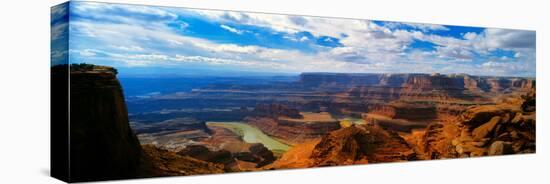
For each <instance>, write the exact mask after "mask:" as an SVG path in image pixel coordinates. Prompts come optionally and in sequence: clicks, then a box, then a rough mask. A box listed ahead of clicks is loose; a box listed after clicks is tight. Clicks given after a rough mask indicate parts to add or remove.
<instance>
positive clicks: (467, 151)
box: [421, 93, 536, 159]
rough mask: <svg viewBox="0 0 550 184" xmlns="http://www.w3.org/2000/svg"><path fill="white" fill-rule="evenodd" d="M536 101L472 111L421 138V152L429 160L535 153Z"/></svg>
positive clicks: (522, 100)
mask: <svg viewBox="0 0 550 184" xmlns="http://www.w3.org/2000/svg"><path fill="white" fill-rule="evenodd" d="M534 98H535V97H534V93H531V94H529V95H527V96H523V97H522V98H520V99H515V100H509V101H507V102H503V103H500V104H496V105H479V106H475V107H471V108H469V109H468V110H467V111H466V112H464V113H463V114H462V115H461V116H460V117H459V118H458V119H457V122H456V123H445V124H441V123H439V124H432V125H430V126H428V128H427V130H426V131H425V133H424V136H423V138H422V141H421V142H422V143H421V144H422V146H421V147H422V149H421V150H422V151H421V152H422V153H423V154H426V155H428V156H427V158H430V159H437V158H455V157H473V156H484V155H502V154H517V153H534V152H535V151H536V145H535V144H536V143H535V142H536V123H535V122H536V121H535V117H536V114H535V111H534V110H535V108H536V107H535V106H534V104H535V102H534V101H533V100H534ZM531 110H532V111H531Z"/></svg>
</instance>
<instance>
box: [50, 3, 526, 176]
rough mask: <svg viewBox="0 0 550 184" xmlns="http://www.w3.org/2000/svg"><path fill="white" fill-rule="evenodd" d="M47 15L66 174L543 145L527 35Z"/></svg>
mask: <svg viewBox="0 0 550 184" xmlns="http://www.w3.org/2000/svg"><path fill="white" fill-rule="evenodd" d="M51 26H52V51H51V59H52V68H51V71H52V74H51V75H52V108H56V107H57V106H56V105H55V104H56V103H58V104H67V101H70V103H69V107H68V108H69V109H70V112H68V113H70V114H69V116H68V118H69V119H68V120H69V122H70V126H69V130H70V131H69V133H68V134H69V137H70V141H69V143H68V144H70V146H69V149H70V150H69V153H68V154H69V155H70V158H69V159H70V160H69V163H68V164H69V165H70V166H69V169H70V172H69V173H70V178H71V179H72V180H74V181H89V180H105V179H124V178H141V177H156V176H179V175H198V174H216V173H229V172H242V171H262V170H279V169H290V168H313V167H322V166H338V165H356V164H374V163H390V162H407V161H416V160H438V159H451V158H467V157H482V156H492V155H510V154H524V153H535V152H536V85H535V84H536V78H535V77H536V72H535V71H536V67H535V65H536V58H535V50H536V49H535V45H536V41H535V40H536V39H535V38H536V34H535V31H529V30H512V29H499V28H481V27H465V26H450V25H434V24H419V23H401V22H389V21H373V20H360V19H344V18H325V17H313V16H298V15H280V14H264V13H247V12H235V11H218V10H200V9H189V8H173V7H157V6H142V5H126V4H107V3H94V2H70V3H65V4H62V5H58V6H56V7H53V8H52V22H51ZM67 80H68V84H69V86H65V87H64V88H62V87H63V86H64V85H67ZM58 88H59V89H67V88H68V93H69V95H68V96H69V99H63V98H66V97H67V95H66V94H65V95H63V94H64V93H67V90H59V91H55V90H56V89H58ZM54 106H55V107H54ZM58 113H59V114H58ZM64 113H65V114H66V113H67V112H64ZM58 115H59V116H58ZM63 115H64V114H63V112H61V111H57V110H52V126H53V127H55V126H56V124H62V123H66V122H62V121H61V120H63V119H57V117H61V116H63ZM57 120H60V121H59V122H58V121H57ZM52 129H53V128H52ZM52 131H54V130H52ZM52 141H53V138H52ZM52 144H53V143H52ZM52 149H53V148H52ZM52 172H53V171H52Z"/></svg>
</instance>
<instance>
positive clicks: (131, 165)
mask: <svg viewBox="0 0 550 184" xmlns="http://www.w3.org/2000/svg"><path fill="white" fill-rule="evenodd" d="M69 68H70V70H69V71H70V72H69V77H70V78H69V81H68V82H69V84H70V85H69V90H70V95H69V100H70V103H69V105H70V111H69V112H70V116H69V117H70V120H69V121H70V127H69V128H70V129H69V138H70V150H69V151H70V157H69V159H70V160H69V161H70V162H69V163H70V165H69V167H70V176H69V177H70V180H71V181H90V180H104V179H120V178H131V177H135V176H136V174H137V169H138V166H139V163H140V158H141V156H142V150H141V146H140V144H139V141H138V139H137V138H136V136H135V134H134V132H133V131H132V129H131V127H130V125H129V122H128V112H127V109H126V103H125V100H124V95H123V92H122V88H121V86H120V83H119V81H118V79H117V78H116V70H115V69H113V68H111V67H104V66H95V65H88V64H72V65H60V66H54V67H52V83H59V82H60V81H59V80H63V78H62V76H63V75H64V76H67V74H68V73H67V72H68V69H69ZM60 77H61V78H60ZM61 82H63V81H61ZM65 84H66V83H65ZM59 98H67V96H65V97H59ZM52 99H53V100H60V99H58V97H54V98H52ZM65 105H66V104H65ZM53 123H67V122H53Z"/></svg>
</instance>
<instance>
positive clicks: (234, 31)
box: [220, 24, 243, 34]
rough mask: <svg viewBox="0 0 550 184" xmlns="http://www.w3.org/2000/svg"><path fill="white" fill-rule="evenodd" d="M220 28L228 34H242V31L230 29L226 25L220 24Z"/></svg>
mask: <svg viewBox="0 0 550 184" xmlns="http://www.w3.org/2000/svg"><path fill="white" fill-rule="evenodd" d="M220 27H221V28H222V29H225V30H227V31H229V32H232V33H235V34H243V31H242V30H238V29H235V28H233V27H230V26H228V25H224V24H222V25H220Z"/></svg>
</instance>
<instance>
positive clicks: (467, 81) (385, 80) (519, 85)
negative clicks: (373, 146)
mask: <svg viewBox="0 0 550 184" xmlns="http://www.w3.org/2000/svg"><path fill="white" fill-rule="evenodd" d="M298 83H299V84H302V86H304V87H310V88H312V87H313V88H321V89H322V88H350V87H356V86H381V87H404V88H410V89H417V90H432V89H437V90H459V91H462V90H470V91H482V92H488V91H492V92H502V91H505V90H511V89H515V90H517V89H520V90H521V89H529V88H532V87H534V80H533V79H530V78H521V77H482V76H471V75H467V74H439V73H434V74H416V73H410V74H406V73H401V74H388V73H385V74H377V73H302V74H301V75H300V80H299V81H298Z"/></svg>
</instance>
